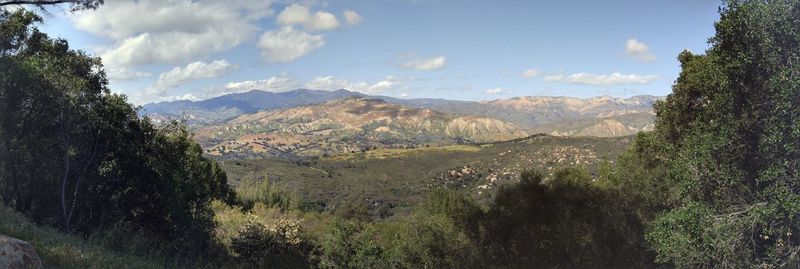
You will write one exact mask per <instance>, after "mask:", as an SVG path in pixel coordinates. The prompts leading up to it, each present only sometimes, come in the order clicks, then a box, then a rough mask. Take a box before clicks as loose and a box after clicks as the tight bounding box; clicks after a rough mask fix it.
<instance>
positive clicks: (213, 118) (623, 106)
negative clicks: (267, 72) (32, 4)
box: [142, 89, 659, 136]
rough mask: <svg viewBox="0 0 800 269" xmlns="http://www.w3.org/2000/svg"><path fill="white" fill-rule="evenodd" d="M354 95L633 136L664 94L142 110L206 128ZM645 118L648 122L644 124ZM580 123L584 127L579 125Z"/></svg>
mask: <svg viewBox="0 0 800 269" xmlns="http://www.w3.org/2000/svg"><path fill="white" fill-rule="evenodd" d="M349 97H360V98H377V99H381V100H384V101H386V102H387V103H389V104H396V105H402V106H405V107H409V108H418V109H430V110H434V111H439V112H444V113H450V114H454V115H463V116H466V115H472V116H480V117H487V118H494V119H498V120H501V121H504V122H508V123H512V124H514V125H515V126H517V127H518V128H520V129H523V130H526V131H528V133H538V132H543V133H547V134H553V135H590V136H620V135H630V134H632V133H635V132H636V131H640V130H646V128H647V126H648V125H650V124H651V123H652V116H653V114H654V113H653V103H654V102H655V101H656V100H658V99H659V97H654V96H647V95H642V96H634V97H630V98H614V97H609V96H599V97H593V98H587V99H581V98H573V97H550V96H525V97H515V98H510V99H497V100H492V101H482V102H472V101H456V100H446V99H433V98H420V99H399V98H392V97H386V96H370V95H365V94H362V93H358V92H352V91H347V90H344V89H340V90H337V91H322V90H305V89H298V90H294V91H289V92H283V93H272V92H265V91H256V90H254V91H249V92H245V93H235V94H228V95H223V96H220V97H216V98H212V99H208V100H203V101H196V102H192V101H174V102H162V103H155V104H147V105H145V106H144V107H143V110H142V114H144V115H148V116H149V117H151V118H153V119H155V120H156V121H157V122H159V121H161V122H163V121H165V120H168V119H183V120H185V121H186V122H187V123H188V124H189V125H190V126H194V127H196V128H201V127H203V126H206V125H213V124H220V123H223V122H225V121H228V120H231V119H233V118H235V117H238V116H240V115H243V114H248V113H255V112H258V111H267V110H277V109H288V108H294V107H298V106H304V105H312V104H321V103H325V102H328V101H332V100H337V99H342V98H349ZM647 114H649V115H647ZM628 115H637V116H628ZM609 120H610V121H609ZM641 120H645V121H646V122H644V123H642V122H641ZM613 121H617V122H618V123H616V122H613ZM591 125H597V126H594V127H592V128H591V129H588V130H586V131H582V130H581V129H583V128H586V127H589V126H591ZM578 126H582V127H581V128H578Z"/></svg>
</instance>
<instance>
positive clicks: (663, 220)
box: [647, 0, 800, 268]
mask: <svg viewBox="0 0 800 269" xmlns="http://www.w3.org/2000/svg"><path fill="white" fill-rule="evenodd" d="M720 15H721V18H720V20H719V22H717V23H716V35H715V36H714V37H712V38H711V40H710V43H711V47H710V49H709V50H707V51H706V53H705V54H704V55H694V54H691V53H688V52H684V53H682V54H681V55H680V56H679V60H680V61H681V64H682V71H681V74H680V77H679V78H678V80H677V82H676V84H675V85H674V86H673V93H672V94H670V95H669V96H668V97H667V99H666V100H665V101H664V102H661V103H659V104H657V106H656V111H657V120H656V123H657V124H656V133H657V134H658V135H659V136H660V137H661V138H662V139H663V141H664V142H666V143H668V144H669V146H670V147H671V148H672V149H671V151H672V152H671V153H670V156H671V157H670V158H671V161H670V164H669V165H670V166H671V168H670V170H671V171H673V172H674V173H671V174H670V175H669V179H668V180H670V181H673V182H675V183H676V187H677V188H676V192H675V193H676V194H677V195H678V196H679V201H680V203H679V204H678V205H677V206H676V208H675V209H673V210H670V211H669V212H667V213H664V214H661V215H660V216H659V217H658V218H657V219H656V221H655V222H654V224H653V226H652V227H651V230H650V232H649V233H648V235H647V237H648V240H649V241H650V242H651V244H652V245H653V247H654V248H655V249H656V250H657V251H658V260H659V261H663V262H671V263H674V264H675V265H677V266H679V267H762V268H774V267H786V266H790V267H796V266H798V265H800V263H798V259H797V255H798V254H799V253H800V237H798V235H797V230H798V229H800V224H798V223H800V175H798V172H800V169H798V168H800V144H798V141H800V120H798V119H800V106H798V105H797V104H798V102H800V61H798V59H800V1H797V0H770V1H755V0H729V1H725V2H724V4H723V6H722V8H720Z"/></svg>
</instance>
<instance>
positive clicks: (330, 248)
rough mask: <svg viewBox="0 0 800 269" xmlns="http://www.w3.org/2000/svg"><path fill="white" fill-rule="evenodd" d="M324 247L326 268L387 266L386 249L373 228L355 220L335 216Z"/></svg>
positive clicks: (323, 258)
mask: <svg viewBox="0 0 800 269" xmlns="http://www.w3.org/2000/svg"><path fill="white" fill-rule="evenodd" d="M321 247H322V253H321V261H320V262H321V263H320V265H321V267H324V268H381V267H386V261H385V258H384V256H383V252H384V249H383V248H382V247H381V246H379V245H378V244H377V242H376V241H375V239H374V233H373V230H372V229H371V228H369V227H364V225H363V224H361V223H358V222H355V221H351V220H343V219H338V218H336V219H334V220H333V222H331V225H330V227H329V232H328V235H327V236H325V237H324V238H323V239H322V244H321Z"/></svg>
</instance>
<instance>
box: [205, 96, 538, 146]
mask: <svg viewBox="0 0 800 269" xmlns="http://www.w3.org/2000/svg"><path fill="white" fill-rule="evenodd" d="M527 134H528V133H527V132H525V131H524V130H522V129H520V128H518V127H516V126H515V125H514V124H511V123H508V122H504V121H501V120H497V119H493V118H488V117H481V116H473V115H461V116H458V115H454V114H450V113H443V112H438V111H434V110H430V109H420V108H412V107H406V106H401V105H396V104H391V103H387V102H386V101H383V100H380V99H368V98H346V99H340V100H334V101H328V102H325V103H322V104H318V105H307V106H300V107H295V108H290V109H283V110H268V111H262V112H257V113H252V114H244V115H241V116H238V117H236V118H233V119H231V120H229V121H226V122H224V123H220V124H215V125H211V126H207V127H203V128H200V129H197V130H196V131H195V139H196V140H197V141H198V142H200V143H201V144H202V145H203V146H204V148H206V152H207V153H208V154H211V155H215V156H226V157H254V156H258V157H264V156H282V157H286V156H293V155H294V156H318V155H335V154H341V153H346V152H357V151H365V150H369V149H374V148H409V147H425V146H431V145H442V144H458V143H473V142H488V141H500V140H507V139H512V138H517V137H523V136H526V135H527Z"/></svg>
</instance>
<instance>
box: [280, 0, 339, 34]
mask: <svg viewBox="0 0 800 269" xmlns="http://www.w3.org/2000/svg"><path fill="white" fill-rule="evenodd" d="M348 19H349V18H348ZM277 22H278V24H281V25H302V26H303V27H304V28H305V29H306V30H308V31H321V30H333V29H336V28H339V26H340V25H341V24H340V23H339V20H337V19H336V16H334V15H333V14H331V13H328V12H324V11H317V12H316V13H314V14H312V13H311V10H309V8H308V7H305V6H301V5H298V4H292V5H291V6H288V7H286V8H285V9H284V10H283V11H281V13H280V14H279V15H278V19H277ZM348 22H349V20H348Z"/></svg>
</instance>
